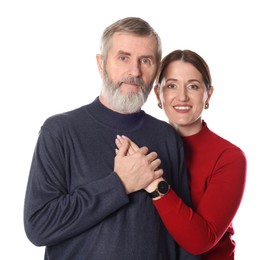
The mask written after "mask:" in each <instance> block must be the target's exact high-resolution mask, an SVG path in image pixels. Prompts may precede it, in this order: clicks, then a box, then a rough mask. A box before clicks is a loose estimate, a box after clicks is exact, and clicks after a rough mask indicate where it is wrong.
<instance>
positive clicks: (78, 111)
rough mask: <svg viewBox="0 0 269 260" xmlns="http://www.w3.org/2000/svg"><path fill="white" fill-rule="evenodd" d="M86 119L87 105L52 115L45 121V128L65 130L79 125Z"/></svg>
mask: <svg viewBox="0 0 269 260" xmlns="http://www.w3.org/2000/svg"><path fill="white" fill-rule="evenodd" d="M84 117H85V105H84V106H81V107H78V108H75V109H72V110H68V111H66V112H61V113H57V114H54V115H51V116H50V117H48V118H47V119H46V120H45V121H44V123H43V127H47V128H51V129H55V128H63V127H67V126H70V125H75V124H77V122H79V121H81V120H83V118H84Z"/></svg>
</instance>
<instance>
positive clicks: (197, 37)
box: [0, 0, 269, 260]
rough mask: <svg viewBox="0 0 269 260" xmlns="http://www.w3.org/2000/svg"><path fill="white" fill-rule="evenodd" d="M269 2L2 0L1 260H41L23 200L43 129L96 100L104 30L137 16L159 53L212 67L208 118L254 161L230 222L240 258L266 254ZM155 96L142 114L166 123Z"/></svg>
mask: <svg viewBox="0 0 269 260" xmlns="http://www.w3.org/2000/svg"><path fill="white" fill-rule="evenodd" d="M266 2H267V1H265V0H264V1H262V0H256V1H248V0H244V1H243V0H242V1H236V0H229V1H227V0H226V1H215V0H211V1H210V0H202V1H201V0H197V1H194V0H186V1H180V0H166V1H145V0H136V1H126V0H122V1H120V0H116V1H109V0H107V1H105V0H98V1H78V0H77V1H67V0H65V1H59V0H53V1H52V0H47V1H39V0H33V1H30V0H24V1H19V0H18V1H15V0H14V1H13V0H6V1H5V0H2V1H1V2H0V113H1V114H0V122H1V126H0V131H1V132H0V160H1V163H0V167H1V169H0V172H1V188H0V200H1V201H0V205H1V206H0V208H1V214H0V230H1V238H2V242H1V250H0V259H12V260H15V259H27V260H38V259H43V254H44V248H43V247H41V248H38V247H36V246H34V245H32V244H31V243H30V242H29V241H28V239H27V238H26V236H25V233H24V228H23V201H24V194H25V188H26V183H27V178H28V172H29V167H30V163H31V159H32V154H33V150H34V146H35V142H36V139H37V134H38V131H39V128H40V126H41V124H42V123H43V121H44V120H45V119H46V118H47V117H48V116H50V115H53V114H56V113H59V112H64V111H67V110H70V109H73V108H76V107H78V106H81V105H84V104H87V103H89V102H91V101H92V100H93V99H94V98H95V97H96V96H97V95H98V94H99V90H100V82H101V81H100V78H99V74H98V72H97V68H96V61H95V55H96V53H98V52H99V39H100V36H101V33H102V31H103V29H104V28H105V27H106V26H107V25H109V24H111V23H112V22H114V21H116V20H118V19H120V18H123V17H126V16H140V17H141V18H144V19H145V20H147V21H148V22H149V23H150V24H151V25H152V26H153V27H154V28H155V29H156V31H157V32H158V33H159V34H160V36H161V38H162V43H163V52H164V53H163V54H164V55H166V54H167V53H168V52H170V51H172V50H174V49H192V50H194V51H196V52H198V53H199V54H200V55H202V56H203V57H204V58H205V60H206V61H207V62H208V64H209V66H210V68H211V72H212V78H213V85H214V86H215V92H214V94H213V96H212V99H211V102H210V109H209V110H208V111H206V112H205V114H204V119H205V120H206V121H207V123H208V125H209V127H210V128H211V129H212V130H213V131H215V132H216V133H218V134H219V135H221V136H223V137H224V138H226V139H228V140H230V141H231V142H233V143H235V144H236V145H238V146H239V147H241V148H242V149H243V150H244V151H245V153H246V156H247V159H248V178H247V185H246V190H245V195H244V198H243V201H242V204H241V207H240V209H239V211H238V214H237V216H236V218H235V220H234V228H235V231H236V234H235V236H234V239H235V240H236V242H237V248H236V260H246V259H251V260H252V259H255V260H256V259H258V260H259V259H265V257H266V256H267V255H266V252H267V251H268V239H265V238H264V236H266V235H267V234H268V231H269V229H268V223H267V222H268V217H269V216H268V213H267V212H268V198H269V196H268V195H269V192H268V190H269V188H268V183H267V181H268V173H269V172H268V166H267V165H268V157H269V154H268V152H267V151H268V145H269V142H268V130H269V129H268V126H267V124H268V123H267V122H266V121H268V112H269V111H268V77H269V76H268V75H269V72H268V71H269V66H268V59H269V51H268V47H269V41H268V24H269V18H268V8H267V3H266ZM156 104H157V102H156V100H155V97H154V95H153V92H152V93H151V96H150V98H149V100H148V102H147V104H146V105H145V106H144V109H145V110H146V111H147V112H148V113H150V114H152V115H154V116H156V117H158V118H160V119H163V120H165V116H164V114H163V111H162V110H160V109H159V108H158V107H157V105H156Z"/></svg>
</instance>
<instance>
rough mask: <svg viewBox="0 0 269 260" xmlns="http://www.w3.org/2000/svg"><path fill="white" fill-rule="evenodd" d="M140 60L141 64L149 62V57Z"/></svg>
mask: <svg viewBox="0 0 269 260" xmlns="http://www.w3.org/2000/svg"><path fill="white" fill-rule="evenodd" d="M141 62H142V63H143V64H150V60H149V59H146V58H144V59H142V60H141Z"/></svg>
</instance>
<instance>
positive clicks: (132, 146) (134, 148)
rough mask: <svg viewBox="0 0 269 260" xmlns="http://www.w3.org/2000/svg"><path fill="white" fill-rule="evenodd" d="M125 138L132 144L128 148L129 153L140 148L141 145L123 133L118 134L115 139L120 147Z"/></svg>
mask: <svg viewBox="0 0 269 260" xmlns="http://www.w3.org/2000/svg"><path fill="white" fill-rule="evenodd" d="M124 140H128V141H129V144H130V147H129V150H128V154H129V155H131V154H134V153H135V152H136V151H137V150H138V149H139V147H138V146H137V145H136V144H135V143H134V142H133V141H131V139H129V138H128V137H126V136H124V135H122V136H121V135H117V137H116V140H115V144H116V146H117V147H118V148H119V147H120V146H121V144H122V143H123V141H124Z"/></svg>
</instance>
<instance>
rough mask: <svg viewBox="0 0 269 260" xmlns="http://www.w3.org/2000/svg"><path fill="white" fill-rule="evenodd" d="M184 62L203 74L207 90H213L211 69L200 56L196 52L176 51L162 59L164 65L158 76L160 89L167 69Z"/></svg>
mask: <svg viewBox="0 0 269 260" xmlns="http://www.w3.org/2000/svg"><path fill="white" fill-rule="evenodd" d="M177 60H180V61H183V62H187V63H191V64H192V65H193V66H194V67H195V68H196V69H197V70H198V71H199V72H200V73H201V74H202V77H203V80H204V83H205V85H206V88H207V90H209V89H210V88H211V84H212V79H211V74H210V70H209V67H208V65H207V63H206V62H205V60H204V59H203V58H202V57H201V56H200V55H198V54H197V53H196V52H194V51H191V50H175V51H173V52H170V53H169V54H168V55H166V56H165V57H164V58H163V59H162V63H161V66H160V69H159V73H158V75H157V84H158V88H159V87H160V84H161V81H162V79H163V74H164V72H165V70H166V68H167V66H168V65H169V64H170V63H171V62H173V61H177Z"/></svg>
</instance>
